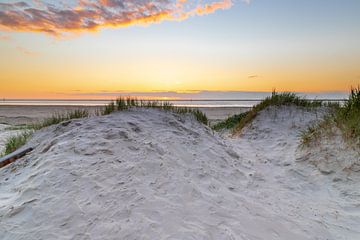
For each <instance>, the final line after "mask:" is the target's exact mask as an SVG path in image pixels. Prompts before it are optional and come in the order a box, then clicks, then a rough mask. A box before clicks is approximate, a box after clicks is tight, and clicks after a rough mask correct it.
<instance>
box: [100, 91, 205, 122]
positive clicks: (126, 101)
mask: <svg viewBox="0 0 360 240" xmlns="http://www.w3.org/2000/svg"><path fill="white" fill-rule="evenodd" d="M133 107H141V108H157V109H162V110H165V111H171V112H175V113H179V114H187V113H189V114H193V115H194V117H195V119H196V120H197V121H199V122H201V123H203V124H205V125H208V122H209V120H208V118H207V116H206V115H205V114H204V113H203V112H201V111H200V110H198V109H192V108H187V107H176V106H174V105H173V104H171V103H169V102H166V101H142V100H137V99H136V98H131V97H128V98H123V97H119V98H117V99H116V100H115V101H112V102H110V103H109V104H108V105H106V106H105V107H104V109H103V110H102V112H101V114H102V115H107V114H110V113H112V112H115V111H124V110H128V109H130V108H133Z"/></svg>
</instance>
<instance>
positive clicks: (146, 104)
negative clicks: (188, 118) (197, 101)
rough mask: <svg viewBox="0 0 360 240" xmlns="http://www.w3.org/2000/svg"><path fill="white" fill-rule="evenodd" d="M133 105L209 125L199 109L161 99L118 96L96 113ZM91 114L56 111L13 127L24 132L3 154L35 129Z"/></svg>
mask: <svg viewBox="0 0 360 240" xmlns="http://www.w3.org/2000/svg"><path fill="white" fill-rule="evenodd" d="M133 107H143V108H158V109H163V110H166V111H172V112H175V113H179V114H187V113H189V114H193V115H194V117H195V118H196V120H198V121H199V122H201V123H203V124H205V125H207V124H208V118H207V117H206V115H205V114H204V113H203V112H201V111H200V110H197V109H192V108H185V107H175V106H173V105H172V104H171V103H169V102H161V101H139V100H137V99H135V98H130V97H129V98H122V97H120V98H118V99H116V100H115V101H112V102H110V103H109V104H108V105H106V106H105V107H104V108H103V109H101V110H99V111H97V112H96V113H95V115H98V116H101V115H108V114H110V113H112V112H114V111H123V110H127V109H130V108H133ZM90 115H91V114H90V113H89V111H88V110H83V109H79V110H74V111H69V112H66V113H56V114H54V115H53V116H51V117H49V118H47V119H45V120H43V121H42V122H40V123H37V124H32V125H27V126H19V127H14V128H13V129H8V130H24V131H23V133H21V134H18V135H15V136H13V137H10V138H9V139H8V140H7V142H6V149H5V151H4V153H3V154H2V155H7V154H9V153H11V152H13V151H15V150H16V149H18V148H19V147H21V146H23V145H24V144H25V143H26V142H27V140H28V139H29V138H30V137H31V135H32V133H33V131H34V130H40V129H42V128H44V127H48V126H51V125H55V124H59V123H61V122H64V121H69V120H71V119H78V118H86V117H89V116H90Z"/></svg>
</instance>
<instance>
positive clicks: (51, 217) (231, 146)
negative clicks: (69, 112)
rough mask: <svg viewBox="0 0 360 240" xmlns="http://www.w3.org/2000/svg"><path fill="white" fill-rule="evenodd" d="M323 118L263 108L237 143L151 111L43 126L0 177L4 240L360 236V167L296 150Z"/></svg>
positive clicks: (0, 229) (195, 124)
mask: <svg viewBox="0 0 360 240" xmlns="http://www.w3.org/2000/svg"><path fill="white" fill-rule="evenodd" d="M323 114H324V110H322V109H319V110H317V111H308V110H306V109H301V108H297V107H277V108H269V109H267V110H264V111H262V112H261V113H260V114H259V115H258V116H257V118H256V119H255V120H254V122H253V123H252V124H251V125H250V126H248V127H247V128H246V129H245V130H244V131H243V133H242V134H241V135H240V136H237V137H233V138H229V137H226V136H225V137H224V136H223V137H222V136H220V135H218V134H217V133H214V132H213V131H212V130H211V129H209V128H208V127H205V126H203V125H201V124H200V123H198V122H197V121H195V120H194V119H193V118H192V117H191V116H184V115H182V116H180V115H177V114H172V113H169V112H164V111H159V110H155V109H133V110H129V111H125V112H119V113H114V114H111V115H109V116H102V117H93V118H88V119H83V120H73V121H71V122H67V123H63V124H60V125H58V126H52V127H49V128H47V129H43V130H41V131H39V132H37V133H36V134H35V136H34V137H33V139H32V140H31V141H30V142H29V143H28V145H29V146H35V147H36V148H35V150H34V151H33V152H32V153H31V154H29V155H28V156H26V157H25V158H24V159H22V160H21V161H18V162H16V163H14V164H11V165H9V166H7V167H5V168H3V169H0V179H1V181H0V191H1V194H0V239H4V240H8V239H244V240H245V239H251V240H255V239H267V240H268V239H284V240H285V239H324V240H325V239H327V240H329V239H336V240H338V239H344V240H345V239H354V240H355V239H360V212H359V211H358V209H359V204H360V202H359V199H360V197H359V195H358V193H357V192H356V190H354V191H352V192H350V189H349V188H348V183H349V182H352V183H353V184H354V185H352V186H356V185H355V183H359V181H358V176H359V175H360V174H359V172H357V168H355V167H354V168H353V169H349V168H342V169H339V170H338V171H337V172H336V174H332V173H324V171H322V170H321V169H320V168H319V167H318V166H319V164H320V163H317V164H314V161H324V160H323V159H328V158H337V159H339V156H343V153H342V152H341V151H345V150H339V151H336V152H335V151H334V152H332V154H330V155H326V156H325V155H323V154H327V152H324V151H320V150H319V151H317V150H316V149H315V150H311V149H310V150H309V149H303V148H301V147H300V146H299V134H300V132H301V131H302V130H303V129H305V128H306V127H307V126H309V124H312V123H313V122H315V121H317V120H319V119H320V118H321V117H322V116H323ZM314 154H315V155H314ZM314 159H316V160H314ZM351 161H352V165H351V166H355V165H356V164H357V163H356V158H354V159H352V160H351ZM339 179H340V180H339ZM355 181H357V182H355Z"/></svg>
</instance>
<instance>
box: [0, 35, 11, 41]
mask: <svg viewBox="0 0 360 240" xmlns="http://www.w3.org/2000/svg"><path fill="white" fill-rule="evenodd" d="M9 40H11V36H9V35H3V34H0V41H9Z"/></svg>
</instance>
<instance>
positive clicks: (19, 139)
mask: <svg viewBox="0 0 360 240" xmlns="http://www.w3.org/2000/svg"><path fill="white" fill-rule="evenodd" d="M32 133H33V131H31V130H27V131H24V132H22V133H20V134H17V135H15V136H12V137H9V138H8V139H7V141H6V143H5V150H4V152H3V154H2V155H7V154H10V153H12V152H14V151H15V150H17V149H19V148H20V147H22V146H24V145H25V144H26V142H27V141H28V139H29V138H30V137H31V135H32Z"/></svg>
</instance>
